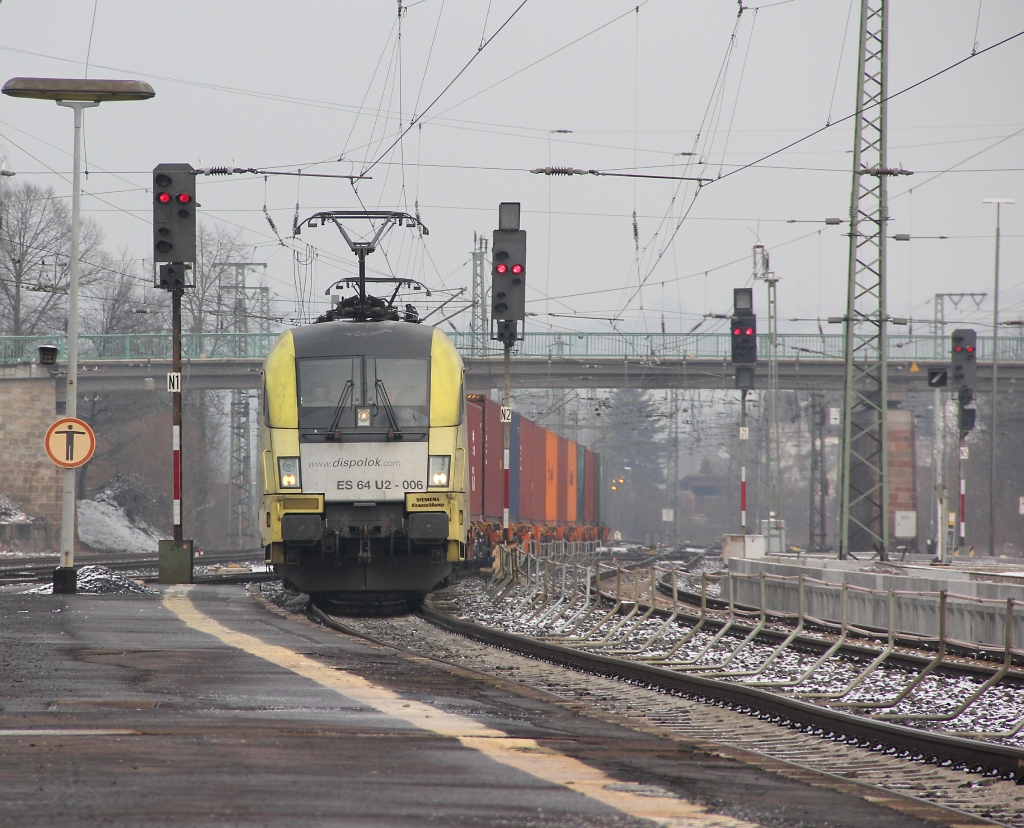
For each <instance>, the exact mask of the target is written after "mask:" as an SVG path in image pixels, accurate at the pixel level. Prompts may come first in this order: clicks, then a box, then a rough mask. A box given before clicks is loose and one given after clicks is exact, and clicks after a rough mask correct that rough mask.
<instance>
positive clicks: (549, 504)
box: [544, 429, 558, 525]
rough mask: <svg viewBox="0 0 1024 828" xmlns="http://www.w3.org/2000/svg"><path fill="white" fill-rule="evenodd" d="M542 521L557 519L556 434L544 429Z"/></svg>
mask: <svg viewBox="0 0 1024 828" xmlns="http://www.w3.org/2000/svg"><path fill="white" fill-rule="evenodd" d="M544 467H545V475H544V521H545V522H546V523H548V524H551V525H554V524H555V522H556V521H557V520H558V435H557V434H555V433H554V432H553V431H547V430H546V429H545V431H544Z"/></svg>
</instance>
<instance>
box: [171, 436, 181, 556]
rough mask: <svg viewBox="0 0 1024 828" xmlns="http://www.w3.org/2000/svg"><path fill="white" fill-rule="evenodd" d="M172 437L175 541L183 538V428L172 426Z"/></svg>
mask: <svg viewBox="0 0 1024 828" xmlns="http://www.w3.org/2000/svg"><path fill="white" fill-rule="evenodd" d="M171 435H172V436H171V451H172V453H173V455H174V464H173V471H172V474H173V475H174V480H173V488H174V506H173V518H174V539H175V540H181V539H182V536H183V535H182V531H181V426H180V425H177V424H175V425H173V426H171Z"/></svg>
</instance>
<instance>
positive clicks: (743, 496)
mask: <svg viewBox="0 0 1024 828" xmlns="http://www.w3.org/2000/svg"><path fill="white" fill-rule="evenodd" d="M749 435H750V433H749V432H748V431H747V390H746V389H743V390H742V391H740V531H741V533H742V534H744V535H746V534H747V438H748V437H749Z"/></svg>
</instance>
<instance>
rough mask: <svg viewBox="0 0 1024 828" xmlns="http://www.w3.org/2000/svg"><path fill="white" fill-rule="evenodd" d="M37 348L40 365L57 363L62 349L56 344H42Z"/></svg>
mask: <svg viewBox="0 0 1024 828" xmlns="http://www.w3.org/2000/svg"><path fill="white" fill-rule="evenodd" d="M36 350H37V351H38V353H39V364H40V365H56V364H57V354H58V353H59V351H60V349H59V348H58V347H57V346H56V345H40V346H39V347H38V348H37V349H36Z"/></svg>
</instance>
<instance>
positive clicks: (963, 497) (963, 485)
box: [959, 475, 967, 546]
mask: <svg viewBox="0 0 1024 828" xmlns="http://www.w3.org/2000/svg"><path fill="white" fill-rule="evenodd" d="M966 508H967V481H966V480H964V478H963V476H962V475H961V477H960V544H959V545H960V546H963V545H964V543H966V539H967V518H966V516H965V514H964V512H965V510H966Z"/></svg>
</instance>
